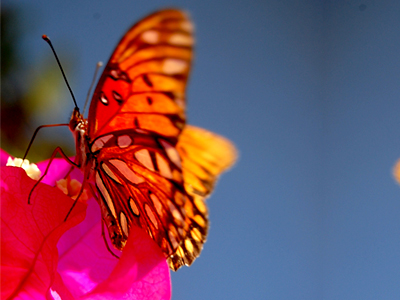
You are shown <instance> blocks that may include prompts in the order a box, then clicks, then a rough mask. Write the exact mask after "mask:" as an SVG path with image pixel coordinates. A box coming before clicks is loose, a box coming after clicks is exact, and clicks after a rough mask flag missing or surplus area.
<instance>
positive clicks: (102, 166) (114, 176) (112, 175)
mask: <svg viewBox="0 0 400 300" xmlns="http://www.w3.org/2000/svg"><path fill="white" fill-rule="evenodd" d="M101 168H102V169H103V170H104V172H106V174H107V175H108V176H109V177H110V178H112V179H114V180H115V181H116V182H118V183H119V184H122V183H121V181H119V179H118V177H117V176H116V175H115V173H114V172H113V171H112V170H111V169H110V168H109V167H108V166H107V165H106V164H105V163H102V164H101Z"/></svg>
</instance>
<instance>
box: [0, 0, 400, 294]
mask: <svg viewBox="0 0 400 300" xmlns="http://www.w3.org/2000/svg"><path fill="white" fill-rule="evenodd" d="M11 4H14V5H16V6H18V7H20V9H21V11H22V13H23V16H24V18H21V19H20V20H19V23H18V26H19V28H20V29H21V31H22V32H23V34H24V39H23V41H22V42H21V44H20V48H19V50H18V51H19V53H20V55H21V56H22V57H23V58H24V61H25V63H26V64H27V65H28V66H29V65H30V66H34V65H35V64H37V63H38V62H43V61H46V63H51V64H53V63H55V62H54V61H53V60H51V59H50V60H49V59H47V57H48V56H49V55H50V49H49V48H48V46H47V45H46V44H45V43H44V42H43V41H42V40H41V38H40V37H41V35H42V34H47V35H49V36H50V37H51V38H52V41H53V43H54V45H55V47H56V48H58V50H59V55H60V58H61V60H64V61H68V62H71V65H70V66H68V63H67V67H66V69H67V70H68V74H67V76H68V77H69V79H70V82H71V85H72V88H73V90H74V92H75V95H76V97H77V99H78V103H79V104H80V105H81V106H83V103H84V99H85V97H86V93H87V90H88V87H89V85H90V82H91V79H92V76H93V72H94V68H95V64H96V63H97V61H99V60H101V61H103V62H106V61H107V60H108V58H109V56H110V54H111V52H112V51H113V49H114V47H115V45H116V43H117V42H118V41H119V39H120V38H121V37H122V35H123V33H124V32H125V31H126V30H127V29H128V28H129V27H130V26H131V25H132V24H133V23H134V22H136V21H138V20H139V19H140V18H142V17H144V16H145V15H147V14H148V13H151V12H153V11H154V10H157V9H160V8H163V7H170V6H173V7H181V8H184V9H186V10H188V11H189V12H190V13H191V15H192V17H193V20H194V23H195V25H196V38H197V46H196V58H195V63H194V66H193V72H192V75H191V78H190V82H189V87H188V119H189V122H190V123H191V124H194V125H198V126H201V127H204V128H207V129H210V130H212V131H215V132H218V133H220V134H222V135H225V136H226V137H228V138H229V139H231V140H232V141H233V142H234V143H235V144H236V145H237V147H238V149H239V153H240V158H239V160H238V162H237V164H236V166H235V167H234V168H233V169H232V170H231V171H230V172H228V173H227V174H225V175H223V176H222V178H221V180H220V182H219V184H218V185H217V188H216V191H215V193H214V194H213V195H212V197H211V198H209V200H208V205H209V209H210V220H211V229H210V233H209V238H208V241H207V243H206V245H205V248H204V250H203V252H202V255H201V256H200V258H199V259H198V260H196V262H195V263H194V264H193V266H191V267H190V268H183V269H182V270H179V271H178V272H177V273H174V274H172V282H173V299H307V300H308V299H396V298H399V297H400V285H399V279H400V268H399V265H400V251H399V249H400V218H399V212H400V186H399V185H397V184H396V183H395V181H394V180H393V177H392V168H393V165H394V163H395V161H396V160H397V159H398V158H400V134H399V133H400V118H399V112H400V101H399V95H400V93H399V92H400V88H399V86H400V85H399V79H400V55H399V53H400V18H399V16H400V2H399V3H397V2H395V1H372V0H368V1H367V0H365V1H269V0H264V1H240V0H231V1H227V0H221V1H193V0H190V1H170V2H167V1H161V0H158V1H132V0H131V1H125V0H118V1H88V0H81V1H54V0H53V1H50V0H48V1H44V0H37V1H34V2H32V1H28V0H20V1H10V0H8V1H3V4H2V6H3V7H6V6H8V5H11ZM27 72H28V70H27ZM29 72H31V71H29ZM50 88H51V87H49V89H50ZM44 93H45V92H44ZM51 101H54V102H56V103H64V104H60V105H62V107H63V109H62V110H61V111H59V112H54V113H52V114H48V113H47V114H48V117H47V118H44V117H43V119H41V120H40V121H41V124H45V123H52V122H66V121H68V120H69V117H70V112H71V111H72V109H73V106H72V103H71V102H70V99H69V96H68V94H65V95H64V96H63V97H61V98H57V99H51ZM32 131H33V129H32ZM71 143H73V140H72V137H71Z"/></svg>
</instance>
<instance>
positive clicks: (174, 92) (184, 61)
mask: <svg viewBox="0 0 400 300" xmlns="http://www.w3.org/2000/svg"><path fill="white" fill-rule="evenodd" d="M192 31H193V26H192V23H191V21H190V19H189V18H188V16H187V14H186V13H184V12H182V11H179V10H163V11H160V12H156V13H154V14H152V15H150V16H148V17H147V18H144V19H143V20H142V21H140V22H139V23H137V24H136V25H134V26H133V27H132V28H131V29H130V30H129V31H128V32H127V33H126V34H125V36H124V37H123V38H122V39H121V41H120V42H119V44H118V46H117V48H116V49H115V51H114V53H113V54H112V56H111V58H110V60H109V62H108V63H107V65H106V67H105V69H104V71H103V74H102V76H101V77H100V80H99V83H98V85H97V87H96V89H95V92H94V94H93V98H92V102H91V105H90V109H89V116H88V124H89V125H88V126H89V128H88V132H89V137H90V140H91V141H93V140H95V139H96V138H97V137H98V136H100V135H104V134H107V133H110V132H114V131H116V130H123V129H131V128H135V129H139V130H145V131H149V132H153V133H155V134H159V135H161V136H164V137H167V138H171V140H173V139H174V138H176V137H177V136H178V135H179V133H180V132H181V130H182V128H183V126H184V124H185V113H184V109H185V88H186V82H187V79H188V75H189V69H190V64H191V60H192V46H193V43H194V38H193V35H192Z"/></svg>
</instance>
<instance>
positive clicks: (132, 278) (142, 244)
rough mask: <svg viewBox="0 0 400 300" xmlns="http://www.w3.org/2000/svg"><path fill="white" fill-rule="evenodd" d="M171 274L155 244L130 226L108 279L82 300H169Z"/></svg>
mask: <svg viewBox="0 0 400 300" xmlns="http://www.w3.org/2000/svg"><path fill="white" fill-rule="evenodd" d="M170 298H171V284H170V274H169V268H168V265H167V262H166V259H165V257H164V255H163V253H162V251H161V249H160V248H159V247H158V245H157V244H156V243H155V242H154V241H153V240H152V239H151V238H150V237H149V236H148V235H147V234H146V233H145V232H144V231H143V230H142V229H140V228H138V227H132V228H131V229H130V233H129V238H128V241H127V243H126V246H125V248H124V251H123V252H122V256H121V258H120V260H119V261H118V264H117V265H116V267H115V269H114V270H113V272H112V273H111V275H110V277H109V278H108V279H107V280H106V281H104V282H102V283H100V284H99V285H98V286H97V287H96V288H95V289H94V290H93V291H92V292H91V293H89V294H88V295H87V296H86V297H83V299H85V300H95V299H96V300H99V299H109V300H117V299H137V300H139V299H140V300H141V299H170Z"/></svg>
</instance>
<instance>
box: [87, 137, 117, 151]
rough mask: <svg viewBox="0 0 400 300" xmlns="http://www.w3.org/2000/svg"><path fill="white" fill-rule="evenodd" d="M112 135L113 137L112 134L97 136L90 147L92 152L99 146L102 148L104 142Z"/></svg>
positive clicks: (98, 148)
mask: <svg viewBox="0 0 400 300" xmlns="http://www.w3.org/2000/svg"><path fill="white" fill-rule="evenodd" d="M112 137H113V135H112V134H109V135H105V136H102V137H99V138H98V139H97V140H95V141H94V143H93V145H92V149H91V150H92V152H96V151H97V150H100V149H101V148H103V147H104V144H105V143H107V142H108V141H109V140H110V139H111V138H112Z"/></svg>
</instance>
